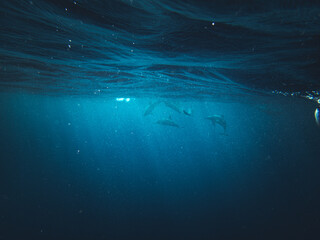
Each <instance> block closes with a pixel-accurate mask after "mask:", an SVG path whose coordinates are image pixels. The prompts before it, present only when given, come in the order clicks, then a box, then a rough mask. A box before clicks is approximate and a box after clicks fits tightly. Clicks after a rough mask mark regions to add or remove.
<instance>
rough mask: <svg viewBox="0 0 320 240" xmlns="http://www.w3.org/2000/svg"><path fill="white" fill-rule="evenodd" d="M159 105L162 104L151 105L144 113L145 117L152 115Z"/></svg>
mask: <svg viewBox="0 0 320 240" xmlns="http://www.w3.org/2000/svg"><path fill="white" fill-rule="evenodd" d="M159 103H161V101H156V102H154V103H151V104H150V105H149V106H148V107H147V109H146V111H145V112H144V114H143V116H148V115H150V114H152V112H153V110H154V109H155V108H156V106H158V105H159Z"/></svg>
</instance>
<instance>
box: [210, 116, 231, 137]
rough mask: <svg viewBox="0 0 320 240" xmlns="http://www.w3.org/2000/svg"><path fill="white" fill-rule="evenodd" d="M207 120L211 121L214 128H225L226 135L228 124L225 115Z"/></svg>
mask: <svg viewBox="0 0 320 240" xmlns="http://www.w3.org/2000/svg"><path fill="white" fill-rule="evenodd" d="M206 119H208V120H210V121H211V122H212V124H213V126H214V127H215V126H216V124H219V125H220V126H221V127H223V129H224V133H226V130H227V122H226V120H225V118H224V116H223V115H217V114H216V115H212V116H208V117H206Z"/></svg>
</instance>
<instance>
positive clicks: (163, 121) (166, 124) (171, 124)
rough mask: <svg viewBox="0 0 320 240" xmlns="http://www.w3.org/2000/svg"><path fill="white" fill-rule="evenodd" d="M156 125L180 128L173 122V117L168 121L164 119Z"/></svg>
mask: <svg viewBox="0 0 320 240" xmlns="http://www.w3.org/2000/svg"><path fill="white" fill-rule="evenodd" d="M156 124H160V125H165V126H171V127H177V128H180V126H179V125H178V124H176V123H175V122H174V121H172V119H171V116H170V117H169V118H168V119H162V120H158V121H156Z"/></svg>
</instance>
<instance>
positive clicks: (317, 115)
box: [314, 107, 320, 127]
mask: <svg viewBox="0 0 320 240" xmlns="http://www.w3.org/2000/svg"><path fill="white" fill-rule="evenodd" d="M314 119H315V120H316V123H317V125H318V126H319V127H320V107H317V108H316V110H315V111H314Z"/></svg>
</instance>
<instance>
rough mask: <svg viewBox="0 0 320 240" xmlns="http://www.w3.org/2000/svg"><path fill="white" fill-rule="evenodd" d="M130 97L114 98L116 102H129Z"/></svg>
mask: <svg viewBox="0 0 320 240" xmlns="http://www.w3.org/2000/svg"><path fill="white" fill-rule="evenodd" d="M130 100H131V98H123V97H122V98H116V101H117V102H130Z"/></svg>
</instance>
